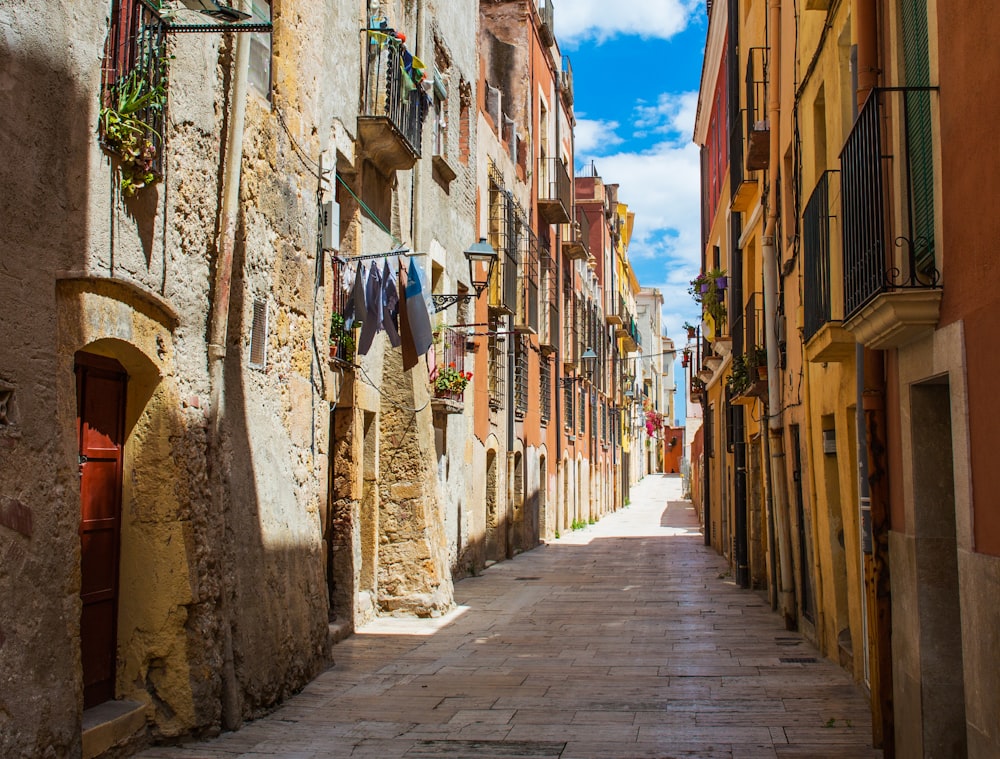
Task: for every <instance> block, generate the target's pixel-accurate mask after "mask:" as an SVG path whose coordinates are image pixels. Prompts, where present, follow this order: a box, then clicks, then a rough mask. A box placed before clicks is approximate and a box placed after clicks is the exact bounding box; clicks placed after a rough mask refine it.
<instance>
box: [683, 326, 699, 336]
mask: <svg viewBox="0 0 1000 759" xmlns="http://www.w3.org/2000/svg"><path fill="white" fill-rule="evenodd" d="M684 329H685V330H687V336H688V337H687V339H688V340H694V338H695V337H696V336H697V334H698V328H697V327H696V326H694V325H693V324H692V323H691V322H684Z"/></svg>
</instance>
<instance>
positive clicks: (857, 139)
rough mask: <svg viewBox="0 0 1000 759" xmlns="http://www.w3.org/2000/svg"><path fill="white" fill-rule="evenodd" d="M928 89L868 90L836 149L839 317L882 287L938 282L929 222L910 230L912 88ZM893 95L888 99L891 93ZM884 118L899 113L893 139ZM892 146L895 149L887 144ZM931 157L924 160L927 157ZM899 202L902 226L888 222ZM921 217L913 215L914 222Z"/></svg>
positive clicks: (930, 285)
mask: <svg viewBox="0 0 1000 759" xmlns="http://www.w3.org/2000/svg"><path fill="white" fill-rule="evenodd" d="M931 89H933V88H912V87H908V88H884V89H877V90H872V92H871V94H870V95H869V97H868V100H867V101H866V102H865V105H864V107H863V108H862V109H861V113H860V114H859V115H858V119H857V121H856V122H855V123H854V129H853V130H852V131H851V134H850V135H849V136H848V138H847V142H846V143H845V144H844V148H843V150H842V151H841V154H840V169H841V198H842V210H843V213H842V218H843V230H844V231H843V236H844V318H845V319H850V318H851V317H852V316H853V315H854V314H856V313H857V312H858V311H859V310H860V309H861V308H863V307H864V306H865V305H867V304H868V303H869V301H871V300H872V299H873V298H875V297H876V296H877V295H879V294H880V293H883V292H887V291H892V290H901V289H915V288H916V289H924V288H934V287H938V286H939V285H938V280H939V279H940V273H939V272H938V270H937V268H936V267H935V265H934V256H933V248H934V240H933V239H932V238H933V232H934V230H933V220H932V222H931V225H930V228H929V231H928V230H927V225H926V224H922V223H921V224H919V227H920V228H921V230H922V231H921V233H920V234H917V233H915V232H914V220H913V216H914V214H913V212H912V209H913V205H912V198H913V194H912V179H911V171H912V168H911V166H912V162H911V156H910V155H909V149H910V146H909V145H907V144H906V142H905V140H906V136H907V135H909V134H911V131H910V128H909V122H910V109H911V105H912V99H911V97H909V96H910V95H912V94H913V93H929V92H930V90H931ZM898 95H902V97H897V98H895V99H894V102H892V103H891V106H892V107H888V106H889V105H890V103H889V99H890V98H893V96H898ZM890 118H895V119H896V120H897V123H898V119H900V118H901V119H902V125H901V126H902V129H901V130H899V133H898V134H896V135H895V136H896V141H895V143H894V142H893V140H892V139H890V133H889V132H888V131H887V124H889V123H891V122H890V120H889V119H890ZM889 145H895V151H894V154H893V153H886V152H885V148H886V147H887V146H889ZM893 159H896V160H900V161H902V162H903V164H902V167H903V171H902V175H903V182H902V186H899V185H898V184H897V183H894V182H893V181H892V177H891V175H890V173H889V170H890V168H891V165H892V164H891V162H892V160H893ZM928 160H929V158H928ZM894 207H898V208H899V210H900V211H901V212H902V216H903V218H904V219H905V222H904V224H905V228H904V229H903V230H902V233H897V232H896V231H894V230H893V229H892V227H891V220H892V217H893V214H892V209H893V208H894ZM920 221H921V220H919V219H918V222H920Z"/></svg>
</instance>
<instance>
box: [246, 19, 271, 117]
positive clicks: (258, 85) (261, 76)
mask: <svg viewBox="0 0 1000 759" xmlns="http://www.w3.org/2000/svg"><path fill="white" fill-rule="evenodd" d="M250 10H251V13H253V17H254V20H255V21H264V22H268V23H270V21H271V2H270V0H251V3H250ZM249 80H250V86H252V87H253V88H254V89H255V90H257V92H259V93H260V94H261V95H263V96H264V97H266V98H267V99H268V100H270V99H271V35H270V34H268V33H258V32H254V33H252V34H251V35H250V74H249Z"/></svg>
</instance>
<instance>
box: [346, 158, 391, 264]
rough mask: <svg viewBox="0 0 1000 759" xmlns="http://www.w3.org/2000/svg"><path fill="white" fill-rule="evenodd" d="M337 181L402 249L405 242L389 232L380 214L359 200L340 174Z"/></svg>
mask: <svg viewBox="0 0 1000 759" xmlns="http://www.w3.org/2000/svg"><path fill="white" fill-rule="evenodd" d="M337 181H338V182H340V185H341V187H343V188H344V189H345V190H347V192H348V193H349V194H350V196H351V197H352V198H354V200H355V201H357V203H358V205H359V206H361V207H362V208H363V209H364V210H365V211H366V212H367V214H368V216H369V218H371V219H372V221H374V222H375V223H376V224H377V225H378V227H379V229H381V230H382V231H383V232H385V233H386V234H387V235H389V237H390V238H391V239H392V241H393V242H394V243H395V244H396V247H400V246H401V245H402V244H403V241H402V240H400V239H399V238H398V237H396V235H394V234H393V233H392V232H390V231H389V228H388V227H386V225H385V224H383V223H382V220H381V219H379V217H378V214H376V213H375V212H374V211H373V210H372V209H370V208H369V207H368V205H367V204H366V203H365V201H363V200H362V199H361V198H359V197H358V196H357V195H355V194H354V190H352V189H351V188H350V185H348V184H347V182H345V181H344V178H343V177H342V176H340V174H337Z"/></svg>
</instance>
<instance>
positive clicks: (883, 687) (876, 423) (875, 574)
mask: <svg viewBox="0 0 1000 759" xmlns="http://www.w3.org/2000/svg"><path fill="white" fill-rule="evenodd" d="M854 12H855V18H857V20H858V21H857V35H858V48H857V49H858V55H857V75H858V82H857V88H858V89H857V99H856V106H855V109H854V117H855V118H857V114H858V111H860V110H861V106H862V105H864V102H865V101H866V100H867V99H868V96H869V94H870V92H871V90H872V89H873V88H874V87H876V86H878V78H879V74H880V70H879V65H878V2H877V0H856V3H855V7H854ZM855 351H856V352H855V358H856V363H857V365H856V372H857V374H856V384H857V400H856V403H857V436H858V439H857V454H858V495H859V500H860V503H859V504H858V507H859V510H860V514H859V517H860V519H861V527H862V534H861V538H862V554H863V555H862V568H863V567H864V556H865V555H867V556H868V557H869V561H870V564H871V579H872V583H873V587H872V588H871V589H869V590H868V592H869V593H871V594H872V595H873V597H874V603H872V604H871V605H870V606H869V607H868V608H869V609H873V610H874V613H875V619H874V620H867V624H868V626H869V627H868V630H869V631H871V630H872V628H873V627H874V632H875V639H874V641H872V642H871V644H870V645H869V646H868V650H867V651H866V652H865V653H866V654H869V653H873V654H874V656H875V662H874V665H875V673H876V675H877V680H875V681H872V682H871V686H872V694H871V700H872V706H873V708H872V733H873V737H874V741H875V742H874V745H875V746H876V747H880V748H881V749H882V753H883V755H884V756H885V759H893V757H895V755H896V739H895V726H894V719H895V718H894V709H893V685H892V679H893V678H892V669H893V655H892V643H891V641H892V606H891V603H890V601H889V593H890V589H891V578H890V576H889V574H890V572H889V559H888V555H887V552H888V533H889V518H888V511H889V503H888V484H887V482H886V478H885V472H886V470H887V468H888V467H887V462H886V460H885V446H884V441H885V430H886V420H885V396H886V380H885V354H884V353H882V352H881V351H873V350H869V349H867V348H865V347H864V346H863V345H861V343H858V344H857V346H856V348H855ZM870 437H873V438H874V439H873V440H871V442H872V443H873V444H872V445H869V439H870ZM879 437H881V442H882V444H881V445H880V444H879V442H880V441H879ZM872 475H874V479H872ZM866 602H867V600H866ZM869 631H866V634H867V635H870V634H871V633H870V632H869Z"/></svg>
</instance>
